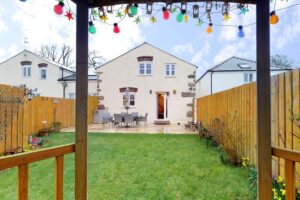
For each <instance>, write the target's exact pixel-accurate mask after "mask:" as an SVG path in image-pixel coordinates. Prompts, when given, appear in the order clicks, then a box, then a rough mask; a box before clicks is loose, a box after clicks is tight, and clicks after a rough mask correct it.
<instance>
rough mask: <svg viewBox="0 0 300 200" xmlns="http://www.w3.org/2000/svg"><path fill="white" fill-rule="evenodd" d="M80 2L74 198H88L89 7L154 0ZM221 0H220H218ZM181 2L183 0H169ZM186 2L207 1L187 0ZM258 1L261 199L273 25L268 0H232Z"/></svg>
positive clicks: (268, 184)
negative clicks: (270, 19)
mask: <svg viewBox="0 0 300 200" xmlns="http://www.w3.org/2000/svg"><path fill="white" fill-rule="evenodd" d="M72 1H73V2H74V3H76V4H77V27H76V72H77V73H76V146H75V199H76V200H86V199H87V125H88V122H87V100H88V31H87V29H88V14H89V13H88V8H91V7H101V6H110V5H117V4H129V3H154V2H157V1H145V0H136V1H128V0H116V1H113V0H105V1H103V0H72ZM217 1H218V0H217ZM168 2H170V3H181V2H183V1H168ZM184 2H206V1H202V0H200V1H192V0H186V1H184ZM214 2H216V1H214ZM218 2H224V1H218ZM225 2H233V3H246V4H256V5H257V7H256V8H257V11H256V21H257V24H256V28H257V30H256V31H257V160H258V162H257V163H258V164H257V168H258V199H271V198H272V190H271V189H272V176H271V100H270V94H271V90H270V25H269V12H270V8H269V4H270V2H269V0H261V1H257V2H256V0H251V1H246V0H230V1H225Z"/></svg>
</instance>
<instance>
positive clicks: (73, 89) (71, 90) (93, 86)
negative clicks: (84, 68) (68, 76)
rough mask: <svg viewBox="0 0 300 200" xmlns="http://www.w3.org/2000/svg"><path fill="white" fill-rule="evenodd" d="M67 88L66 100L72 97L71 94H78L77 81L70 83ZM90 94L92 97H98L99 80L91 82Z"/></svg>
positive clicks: (89, 85) (89, 83)
mask: <svg viewBox="0 0 300 200" xmlns="http://www.w3.org/2000/svg"><path fill="white" fill-rule="evenodd" d="M67 84H68V85H67V87H66V90H65V94H66V98H67V99H68V98H69V97H70V94H74V95H75V94H76V82H75V81H68V82H67ZM88 94H89V95H90V96H91V94H96V95H97V80H90V81H89V82H88Z"/></svg>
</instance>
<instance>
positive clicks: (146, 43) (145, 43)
mask: <svg viewBox="0 0 300 200" xmlns="http://www.w3.org/2000/svg"><path fill="white" fill-rule="evenodd" d="M143 45H148V46H150V47H152V48H155V49H157V50H159V51H161V52H163V53H165V54H168V55H170V56H172V57H174V58H176V59H178V60H181V61H183V62H185V63H187V64H189V65H192V66H193V67H195V68H198V67H197V66H196V65H194V64H192V63H189V62H187V61H185V60H183V59H181V58H178V57H177V56H174V55H172V54H170V53H168V52H166V51H164V50H162V49H160V48H158V47H155V46H153V45H151V44H149V43H148V42H144V43H142V44H140V45H138V46H136V47H134V48H133V49H130V50H129V51H127V52H125V53H123V54H122V55H120V56H118V57H116V58H114V59H112V60H110V61H108V62H107V63H104V64H103V65H101V66H99V67H97V68H96V69H98V68H102V67H104V66H105V65H107V64H109V63H111V62H112V61H115V60H117V59H119V58H121V57H123V56H125V55H126V54H128V53H130V52H131V51H133V50H135V49H138V48H140V47H141V46H143Z"/></svg>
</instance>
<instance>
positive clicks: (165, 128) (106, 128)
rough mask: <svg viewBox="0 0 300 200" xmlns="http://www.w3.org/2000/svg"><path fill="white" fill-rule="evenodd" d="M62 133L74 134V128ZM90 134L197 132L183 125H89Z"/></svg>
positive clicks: (64, 130) (66, 129)
mask: <svg viewBox="0 0 300 200" xmlns="http://www.w3.org/2000/svg"><path fill="white" fill-rule="evenodd" d="M62 132H75V128H74V127H72V128H65V129H63V130H62ZM88 132H90V133H148V134H156V133H157V134H170V133H171V134H197V132H195V131H192V130H188V129H186V128H185V126H184V125H183V124H180V125H178V124H169V125H155V124H148V125H146V126H144V125H141V126H131V127H128V128H126V127H118V126H112V125H111V124H104V125H102V124H91V125H89V126H88Z"/></svg>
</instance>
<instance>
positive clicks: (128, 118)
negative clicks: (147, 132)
mask: <svg viewBox="0 0 300 200" xmlns="http://www.w3.org/2000/svg"><path fill="white" fill-rule="evenodd" d="M124 122H125V124H126V126H128V124H130V125H131V126H132V123H133V122H134V118H133V115H132V114H125V115H124Z"/></svg>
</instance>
